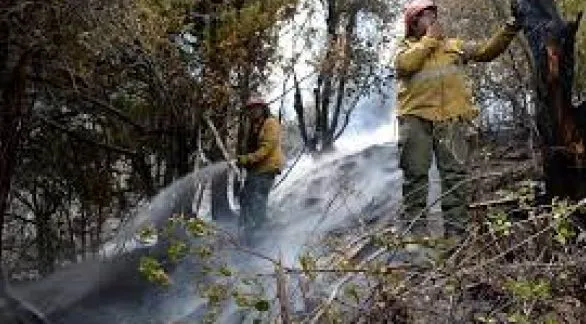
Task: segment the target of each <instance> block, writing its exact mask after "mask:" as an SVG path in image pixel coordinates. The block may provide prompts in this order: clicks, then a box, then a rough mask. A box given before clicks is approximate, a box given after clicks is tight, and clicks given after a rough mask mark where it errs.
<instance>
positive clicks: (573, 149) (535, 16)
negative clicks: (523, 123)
mask: <svg viewBox="0 0 586 324" xmlns="http://www.w3.org/2000/svg"><path fill="white" fill-rule="evenodd" d="M516 1H517V4H518V8H519V13H520V17H519V18H520V22H521V24H522V27H523V32H524V35H525V37H526V38H527V40H528V43H529V45H530V48H531V54H532V56H533V65H534V66H533V73H534V81H535V88H536V91H537V98H538V103H537V126H538V129H539V132H540V135H541V151H542V154H543V163H544V165H543V166H544V176H545V184H546V190H547V193H548V195H549V196H550V197H562V198H570V199H573V200H577V199H581V198H583V197H586V169H585V167H586V155H585V149H584V143H585V142H586V141H585V140H586V136H585V132H584V128H583V127H580V125H584V117H583V116H584V113H583V111H582V109H580V107H575V106H573V104H572V81H573V79H574V62H575V57H574V47H575V45H576V31H577V27H578V25H579V22H580V19H581V15H579V16H578V17H577V19H576V20H575V21H573V22H568V21H565V20H564V19H562V17H561V15H560V13H559V11H558V9H557V7H556V5H555V1H553V0H516Z"/></svg>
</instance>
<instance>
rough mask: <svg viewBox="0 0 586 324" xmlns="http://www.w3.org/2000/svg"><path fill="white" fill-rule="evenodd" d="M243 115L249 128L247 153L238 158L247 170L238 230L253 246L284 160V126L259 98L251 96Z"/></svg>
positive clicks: (265, 216) (241, 195) (239, 162)
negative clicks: (246, 118)
mask: <svg viewBox="0 0 586 324" xmlns="http://www.w3.org/2000/svg"><path fill="white" fill-rule="evenodd" d="M244 112H245V114H246V117H248V119H249V121H250V123H249V126H250V127H249V130H248V134H246V136H245V137H247V140H246V143H245V147H244V150H245V152H244V154H242V155H239V156H238V159H237V165H238V166H239V167H242V168H244V169H245V170H246V180H245V181H244V187H243V188H242V191H241V193H240V219H239V227H240V232H241V236H242V239H243V240H244V242H245V243H246V244H250V243H251V240H252V237H253V235H254V234H255V232H256V231H257V230H258V229H259V228H260V227H261V226H263V224H265V223H266V221H267V204H268V197H269V193H270V191H271V188H272V186H273V183H274V180H275V176H276V175H277V174H279V173H280V172H281V170H282V168H283V164H284V160H285V158H284V156H283V153H282V148H281V126H280V124H279V121H278V120H277V119H276V118H274V117H273V116H271V114H270V110H269V106H268V103H267V102H265V101H264V100H263V99H262V98H260V97H252V98H251V99H250V100H249V101H248V102H247V104H246V106H245V109H244Z"/></svg>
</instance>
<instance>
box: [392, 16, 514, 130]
mask: <svg viewBox="0 0 586 324" xmlns="http://www.w3.org/2000/svg"><path fill="white" fill-rule="evenodd" d="M516 34H517V32H516V31H515V30H514V27H510V26H508V25H507V26H505V27H502V28H501V29H500V30H499V31H498V32H497V33H496V34H494V35H493V36H492V37H491V38H490V39H489V40H487V41H483V42H479V43H476V42H465V41H463V40H461V39H458V38H449V39H444V40H437V39H435V38H431V37H427V36H423V37H422V38H421V39H416V38H407V39H404V41H403V42H402V44H401V45H400V46H399V49H398V52H397V56H396V58H395V69H396V71H397V76H398V81H399V82H398V96H397V101H398V115H399V116H403V115H415V116H418V117H421V118H424V119H427V120H431V121H445V120H450V119H453V118H458V117H461V118H464V119H472V118H474V117H476V116H477V115H478V108H477V107H476V106H475V105H474V103H473V100H472V92H471V90H470V89H469V87H468V85H467V80H466V76H465V73H464V71H463V70H462V67H463V66H464V64H465V63H467V62H469V61H476V62H489V61H492V60H493V59H495V58H496V57H498V56H499V55H500V54H501V53H503V52H504V51H505V50H506V49H507V47H508V46H509V44H510V43H511V41H512V40H513V38H514V37H515V35H516Z"/></svg>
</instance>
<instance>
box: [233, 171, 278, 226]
mask: <svg viewBox="0 0 586 324" xmlns="http://www.w3.org/2000/svg"><path fill="white" fill-rule="evenodd" d="M274 180H275V173H273V172H263V173H255V172H250V171H249V172H248V174H247V175H246V180H245V181H244V188H243V189H242V193H241V194H240V220H239V225H240V229H241V230H242V231H243V233H242V234H243V235H244V237H245V238H246V237H248V238H250V237H251V235H252V234H253V233H254V231H256V230H257V229H258V228H259V227H261V226H262V225H263V224H265V223H266V220H267V204H268V199H269V193H270V191H271V188H272V186H273V182H274Z"/></svg>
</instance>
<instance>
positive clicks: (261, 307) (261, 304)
mask: <svg viewBox="0 0 586 324" xmlns="http://www.w3.org/2000/svg"><path fill="white" fill-rule="evenodd" d="M269 308H270V304H269V301H268V300H266V299H260V300H257V301H256V303H254V309H256V310H257V311H259V312H268V311H269Z"/></svg>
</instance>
